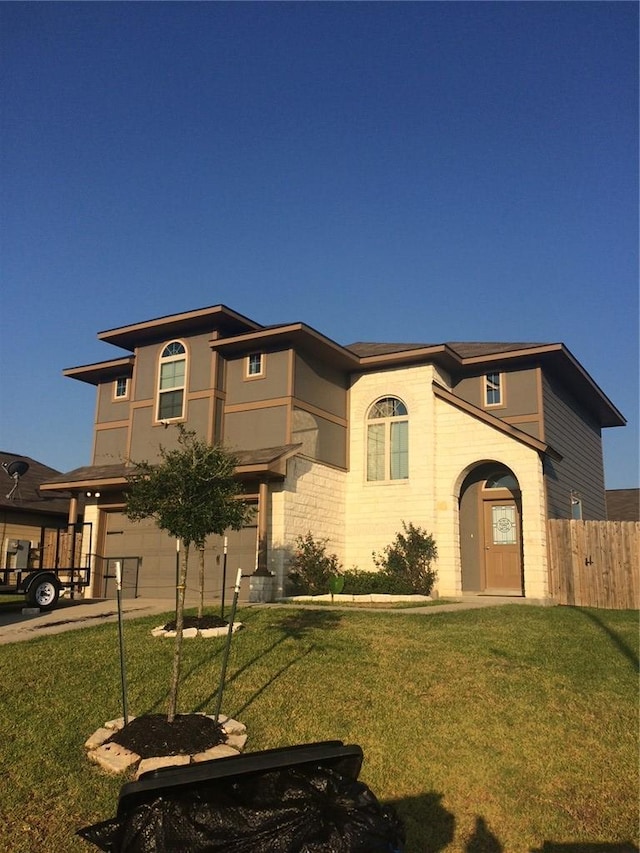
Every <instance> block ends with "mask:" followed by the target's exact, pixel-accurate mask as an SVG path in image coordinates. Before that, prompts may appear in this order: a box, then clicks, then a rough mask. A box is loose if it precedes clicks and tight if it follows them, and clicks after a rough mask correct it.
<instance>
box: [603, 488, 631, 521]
mask: <svg viewBox="0 0 640 853" xmlns="http://www.w3.org/2000/svg"><path fill="white" fill-rule="evenodd" d="M605 499H606V502H607V518H608V520H609V521H640V489H607V491H606V492H605Z"/></svg>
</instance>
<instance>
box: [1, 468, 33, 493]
mask: <svg viewBox="0 0 640 853" xmlns="http://www.w3.org/2000/svg"><path fill="white" fill-rule="evenodd" d="M2 467H3V468H4V470H5V471H6V472H7V474H8V475H9V476H10V477H11V478H12V479H13V480H14V483H13V487H12V489H11V491H10V492H9V494H8V495H7V496H6V497H7V498H8V499H11V498H12V497H13V496H14V494H15V491H16V489H17V488H18V482H19V480H20V477H23V476H24V475H25V474H26V473H27V471H28V470H29V463H28V462H25V461H24V459H14V460H13V462H3V463H2Z"/></svg>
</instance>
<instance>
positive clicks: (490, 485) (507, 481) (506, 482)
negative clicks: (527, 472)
mask: <svg viewBox="0 0 640 853" xmlns="http://www.w3.org/2000/svg"><path fill="white" fill-rule="evenodd" d="M484 487H485V489H510V490H511V491H516V490H517V489H518V488H519V486H518V481H517V480H516V478H515V477H514V476H513V474H512V473H511V472H510V471H506V470H504V471H495V472H494V473H493V474H491V475H490V476H489V477H487V480H486V482H485V484H484Z"/></svg>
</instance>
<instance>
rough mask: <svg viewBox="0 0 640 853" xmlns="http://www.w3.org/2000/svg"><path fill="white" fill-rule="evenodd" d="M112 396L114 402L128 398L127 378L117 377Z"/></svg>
mask: <svg viewBox="0 0 640 853" xmlns="http://www.w3.org/2000/svg"><path fill="white" fill-rule="evenodd" d="M113 396H114V397H115V399H116V400H124V399H125V398H126V397H128V396H129V379H128V377H127V376H119V377H118V378H117V379H116V381H115V382H114V385H113Z"/></svg>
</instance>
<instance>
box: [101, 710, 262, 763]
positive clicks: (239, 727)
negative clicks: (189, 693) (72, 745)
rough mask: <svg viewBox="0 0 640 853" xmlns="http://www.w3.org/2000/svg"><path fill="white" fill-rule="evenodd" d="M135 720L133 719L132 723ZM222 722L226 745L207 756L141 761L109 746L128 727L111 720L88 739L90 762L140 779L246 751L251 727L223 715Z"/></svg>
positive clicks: (213, 750)
mask: <svg viewBox="0 0 640 853" xmlns="http://www.w3.org/2000/svg"><path fill="white" fill-rule="evenodd" d="M203 716H205V717H209V718H210V719H212V720H214V721H215V719H216V718H215V715H212V714H203ZM134 719H135V717H132V716H129V722H131V721H132V720H134ZM218 722H220V723H221V725H222V730H223V732H224V733H225V735H226V741H225V743H220V744H218V745H217V746H212V747H211V748H210V749H207V750H205V751H204V752H197V753H194V754H192V755H158V756H155V757H152V758H141V756H139V755H138V754H137V753H135V752H132V751H131V750H130V749H127V748H126V747H124V746H121V745H120V744H119V743H107V742H106V741H108V740H109V738H110V737H111V736H112V735H113V733H114V732H116V731H120V729H122V728H123V727H124V718H123V717H118V718H117V719H115V720H109V721H108V722H106V723H105V724H104V726H102V727H101V728H99V729H96V731H95V732H94V733H93V734H92V735H91V736H90V737H89V738H87V740H86V742H85V744H84V746H85V749H86V750H87V758H88V759H89V761H91V762H92V763H93V764H97V765H99V766H100V767H102V768H103V770H106V771H108V772H109V773H126V772H127V771H130V770H132V771H133V770H135V771H136V773H135V778H136V779H139V778H140V776H142V774H143V773H148V772H149V771H150V770H157V769H158V768H159V767H178V766H181V765H185V764H198V763H200V762H201V761H211V760H212V759H214V758H226V757H227V756H230V755H238V754H239V753H241V752H242V750H243V749H244V746H245V744H246V742H247V727H246V726H245V725H244V723H240V722H238V720H234V719H232V718H231V717H226V716H225V715H224V714H220V716H219V717H218Z"/></svg>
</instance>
